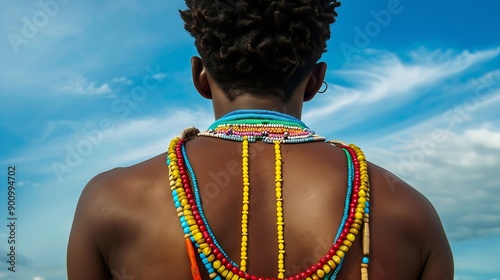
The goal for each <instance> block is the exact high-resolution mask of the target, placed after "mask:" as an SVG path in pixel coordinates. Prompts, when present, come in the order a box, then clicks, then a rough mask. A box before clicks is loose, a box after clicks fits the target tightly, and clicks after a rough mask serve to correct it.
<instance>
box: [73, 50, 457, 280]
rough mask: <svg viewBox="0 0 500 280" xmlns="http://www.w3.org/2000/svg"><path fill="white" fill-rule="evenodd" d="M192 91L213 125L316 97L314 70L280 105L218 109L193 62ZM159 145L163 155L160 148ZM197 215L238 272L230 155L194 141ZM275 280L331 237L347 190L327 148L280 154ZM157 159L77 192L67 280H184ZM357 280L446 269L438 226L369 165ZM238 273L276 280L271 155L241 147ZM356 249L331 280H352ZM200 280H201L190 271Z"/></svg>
mask: <svg viewBox="0 0 500 280" xmlns="http://www.w3.org/2000/svg"><path fill="white" fill-rule="evenodd" d="M192 65H193V67H192V68H193V80H194V84H195V87H196V89H197V90H198V92H200V94H201V95H202V96H204V97H206V98H211V99H212V100H213V106H214V113H215V116H216V118H219V117H221V116H222V115H224V114H226V113H227V112H230V111H233V110H236V109H243V108H248V109H269V110H275V111H280V112H284V113H286V114H289V115H293V116H296V117H299V118H300V115H301V111H302V103H303V101H307V100H310V99H311V98H313V97H314V95H315V93H316V92H317V91H318V90H319V88H320V87H321V83H322V81H323V78H324V75H325V71H326V65H325V64H324V63H320V64H317V65H316V67H315V68H314V70H313V71H312V73H311V75H310V76H308V77H307V78H306V79H305V80H304V82H303V83H301V85H299V87H298V88H297V90H296V91H295V94H294V95H293V98H292V99H291V100H290V101H289V102H287V103H284V102H282V101H281V100H279V99H277V98H276V99H274V98H269V99H265V100H262V97H255V96H252V95H250V94H246V95H243V96H240V97H238V98H237V99H236V100H234V101H232V102H231V101H229V100H227V99H226V98H225V96H224V94H223V93H222V92H221V90H220V88H219V87H218V86H217V84H216V83H215V82H214V81H213V80H212V79H211V78H210V75H209V73H208V72H207V71H206V69H205V68H204V67H203V64H202V62H201V60H199V59H198V58H193V60H192ZM166 145H167V144H166ZM186 149H187V153H188V157H189V159H190V161H191V163H192V165H193V168H194V170H195V172H196V176H197V180H198V183H199V186H200V191H201V193H202V199H203V203H204V211H205V214H206V217H207V219H208V221H209V224H210V226H211V228H212V230H213V232H214V234H215V236H216V237H217V240H218V241H219V243H220V244H221V246H222V247H223V248H224V249H225V250H226V252H227V253H228V254H229V256H230V258H231V259H233V260H235V261H236V262H238V260H239V256H240V241H241V230H240V224H241V201H242V187H241V180H242V179H241V176H242V175H241V143H237V142H231V141H226V140H220V139H212V138H203V137H200V138H195V139H193V140H191V141H189V142H188V143H187V145H186ZM282 153H283V162H284V163H283V179H284V186H283V187H284V194H283V195H284V217H285V241H286V260H285V266H286V269H287V275H292V274H294V273H298V272H300V271H303V270H305V269H306V268H307V267H309V266H310V265H311V264H313V263H316V262H317V261H318V259H319V258H320V257H323V256H324V255H325V254H326V253H327V251H328V249H329V247H330V246H331V244H332V242H333V239H334V237H335V233H336V231H337V228H338V225H339V223H340V219H341V216H342V211H343V207H344V200H345V194H346V185H347V183H346V182H347V167H346V158H345V155H344V154H343V152H342V151H341V150H340V149H338V148H336V147H333V146H332V145H330V144H327V143H318V142H315V143H305V144H293V145H292V144H291V145H283V146H282ZM165 159H166V155H165V154H162V155H159V156H157V157H154V158H152V159H150V160H147V161H145V162H142V163H139V164H137V165H134V166H131V167H127V168H118V169H113V170H111V171H108V172H105V173H102V174H100V175H98V176H96V177H95V178H94V179H92V180H91V181H90V182H89V183H88V185H87V186H86V187H85V189H84V191H83V193H82V195H81V198H80V201H79V203H78V207H77V211H76V215H75V219H74V222H73V228H72V231H71V236H70V240H69V246H68V278H69V279H70V280H80V279H81V280H88V279H93V280H101V279H102V280H104V279H116V280H126V279H129V280H132V279H134V280H143V279H144V280H156V279H158V280H159V279H162V280H163V279H192V277H191V273H190V264H189V259H188V256H187V253H186V249H185V246H184V237H183V232H182V229H181V227H180V224H179V219H178V218H177V215H176V210H175V207H174V205H173V200H172V197H171V194H170V190H169V184H168V182H169V178H168V168H167V166H166V163H165ZM369 174H370V187H371V206H372V210H371V216H370V218H371V221H370V226H371V248H370V250H371V253H370V267H369V277H370V279H371V280H378V279H401V280H411V279H426V280H440V279H448V280H452V279H453V259H452V254H451V250H450V247H449V244H448V241H447V239H446V236H445V233H444V231H443V228H442V226H441V222H440V220H439V218H438V216H437V214H436V212H435V210H434V208H433V207H432V205H431V204H430V203H429V202H428V200H427V199H426V198H424V197H423V196H422V195H421V194H420V193H418V192H417V191H416V190H414V189H413V188H412V187H410V186H409V185H407V184H406V183H404V182H403V181H401V180H400V179H398V178H397V177H395V176H394V175H393V174H391V173H389V172H388V171H386V170H384V169H382V168H380V167H378V166H376V165H374V164H371V163H370V164H369ZM250 183H251V190H250V192H251V194H250V225H249V233H250V240H249V264H248V271H249V272H250V273H252V274H256V275H259V276H264V277H276V276H277V242H276V222H275V221H276V218H275V216H276V208H275V193H274V147H273V145H269V144H265V143H261V142H259V143H253V144H250ZM361 258H362V253H361V237H360V236H359V237H358V238H357V239H356V242H355V244H354V245H353V247H352V248H351V249H350V250H349V252H348V254H347V257H346V259H345V261H344V264H343V267H342V270H341V271H340V273H339V275H338V277H337V279H342V280H343V279H356V280H357V279H360V262H361ZM200 268H201V271H202V273H203V274H204V279H209V278H208V276H207V275H206V272H205V269H204V268H203V267H202V266H201V267H200Z"/></svg>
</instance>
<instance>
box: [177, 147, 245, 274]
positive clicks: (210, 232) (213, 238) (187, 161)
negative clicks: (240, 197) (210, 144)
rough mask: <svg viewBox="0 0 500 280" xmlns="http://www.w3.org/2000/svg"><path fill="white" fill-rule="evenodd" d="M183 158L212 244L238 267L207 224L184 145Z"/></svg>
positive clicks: (196, 183) (194, 176)
mask: <svg viewBox="0 0 500 280" xmlns="http://www.w3.org/2000/svg"><path fill="white" fill-rule="evenodd" d="M182 157H183V158H184V163H185V165H186V167H187V169H188V172H189V176H190V178H191V186H192V189H193V194H194V198H195V202H196V206H197V207H198V212H199V215H200V217H201V219H202V220H203V223H204V224H205V228H206V229H207V232H208V234H209V235H210V238H212V242H213V243H214V244H215V246H216V247H217V249H219V251H220V252H221V254H222V255H223V256H224V257H225V258H226V259H227V260H228V261H229V262H230V263H231V264H232V265H233V266H235V267H238V265H237V264H236V263H234V262H233V261H231V260H230V259H229V257H228V255H227V254H226V252H225V251H224V250H223V249H222V247H221V246H220V245H219V243H218V242H217V239H216V238H215V235H214V234H213V232H212V229H211V228H210V226H209V224H208V222H207V219H206V217H205V213H204V212H203V208H202V204H201V196H200V192H199V188H198V182H197V180H196V175H195V174H194V170H193V167H192V166H191V163H190V162H189V159H188V156H187V153H186V147H185V145H184V144H183V145H182Z"/></svg>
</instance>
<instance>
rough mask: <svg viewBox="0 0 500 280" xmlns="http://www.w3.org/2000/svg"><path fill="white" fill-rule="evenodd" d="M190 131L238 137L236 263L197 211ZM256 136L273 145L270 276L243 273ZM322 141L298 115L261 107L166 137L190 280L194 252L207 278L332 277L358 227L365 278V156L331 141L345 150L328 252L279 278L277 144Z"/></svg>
mask: <svg viewBox="0 0 500 280" xmlns="http://www.w3.org/2000/svg"><path fill="white" fill-rule="evenodd" d="M196 136H207V137H216V138H221V139H227V140H232V141H241V142H242V145H243V146H242V174H243V175H242V185H243V199H242V211H241V213H242V219H241V250H240V263H239V265H238V264H236V263H235V262H234V261H232V260H230V259H229V257H228V255H227V254H226V253H225V251H224V250H223V248H222V247H221V246H220V245H219V243H218V242H217V240H216V238H215V236H214V234H213V232H212V230H211V228H210V226H209V224H208V222H207V220H206V218H205V215H204V212H203V208H202V203H201V197H200V193H199V189H198V184H197V181H196V176H195V174H194V170H193V168H192V167H191V164H190V163H189V159H188V157H187V154H186V151H185V146H184V144H185V142H187V141H189V140H190V139H192V138H194V137H196ZM257 140H261V141H263V142H266V143H273V144H274V150H275V162H276V164H275V191H276V230H277V236H278V240H277V244H278V245H277V249H278V260H277V263H278V275H277V277H276V278H263V277H257V276H255V275H252V274H250V273H248V272H247V265H248V240H249V239H248V236H249V232H248V223H249V214H250V212H249V210H250V209H249V205H250V201H249V199H250V195H249V194H250V177H249V166H248V160H249V142H255V141H257ZM311 141H325V138H323V137H320V136H317V135H316V134H315V133H314V132H313V131H311V130H310V129H309V128H308V127H307V126H306V125H305V124H304V123H303V122H301V121H300V120H298V119H296V118H294V117H291V116H288V115H285V114H281V113H278V112H272V111H266V110H239V111H234V112H232V113H230V114H227V115H226V116H224V117H222V118H221V119H219V120H217V121H216V122H215V123H214V124H212V125H211V126H210V127H209V129H208V130H207V131H206V132H202V133H200V132H199V131H198V130H197V129H195V128H187V129H185V130H184V131H183V133H182V134H181V136H180V137H177V138H175V139H173V140H172V142H171V143H170V146H169V149H168V153H167V165H168V167H169V176H170V187H171V191H172V197H173V200H174V204H175V207H176V208H177V213H178V216H179V220H180V223H181V226H182V228H183V231H184V236H185V240H186V242H185V243H186V247H187V250H188V255H189V257H190V261H191V271H192V275H193V279H195V280H197V279H200V280H201V276H200V273H199V269H198V267H197V264H196V257H195V252H197V253H198V256H199V257H200V259H201V261H202V263H203V265H204V266H205V268H206V269H207V271H208V274H209V276H210V278H211V279H217V280H222V279H231V280H234V279H255V280H258V279H272V280H276V279H286V280H293V279H336V276H337V274H338V272H339V271H340V268H341V266H342V263H343V259H344V256H345V254H346V253H347V252H348V250H349V248H350V247H351V246H352V242H353V241H354V240H355V238H356V236H357V235H358V234H359V232H360V231H361V229H362V228H363V254H364V257H363V258H362V261H361V279H362V280H368V255H369V226H368V223H369V184H368V171H367V164H366V159H365V157H364V155H363V152H362V151H361V150H360V149H359V148H358V147H356V146H354V145H347V144H345V143H342V142H333V141H330V142H329V143H331V144H333V145H334V146H337V147H339V148H341V149H342V150H343V151H344V153H345V154H346V158H347V165H348V186H347V192H346V200H345V205H344V212H343V217H342V219H341V224H340V226H339V230H338V232H337V235H336V237H335V240H334V243H333V245H332V247H331V248H330V250H329V251H328V253H327V254H326V255H325V256H324V257H323V258H321V259H320V260H319V261H318V263H317V264H315V265H312V266H311V267H309V268H308V269H307V270H305V271H303V272H301V273H298V274H296V275H290V276H288V277H286V278H285V272H286V270H285V262H284V259H285V254H286V250H285V239H284V227H285V220H284V216H283V196H282V194H283V179H282V164H283V162H282V156H281V144H283V143H303V142H311Z"/></svg>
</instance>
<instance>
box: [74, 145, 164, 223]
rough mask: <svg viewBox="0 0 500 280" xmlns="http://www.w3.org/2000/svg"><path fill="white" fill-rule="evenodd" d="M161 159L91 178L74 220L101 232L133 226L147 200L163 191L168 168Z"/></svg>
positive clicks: (115, 169) (150, 160) (158, 157)
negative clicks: (83, 222)
mask: <svg viewBox="0 0 500 280" xmlns="http://www.w3.org/2000/svg"><path fill="white" fill-rule="evenodd" d="M162 158H163V159H164V158H165V155H164V154H162V155H159V156H156V157H154V158H151V159H149V160H146V161H143V162H141V163H138V164H135V165H133V166H129V167H120V168H114V169H111V170H109V171H106V172H103V173H100V174H98V175H97V176H95V177H94V178H92V179H91V180H90V181H89V182H88V183H87V185H86V186H85V188H84V189H83V191H82V194H81V196H80V200H79V202H78V207H77V211H76V217H78V218H81V219H85V220H87V222H88V223H89V224H90V225H92V226H95V227H96V228H100V229H102V230H107V229H108V230H109V229H111V228H110V227H112V229H113V231H114V230H116V229H120V227H126V226H127V225H128V224H131V223H133V222H134V217H139V214H140V213H141V212H143V211H147V209H146V206H147V205H148V200H149V199H151V197H154V196H157V193H158V192H161V191H165V188H164V187H165V186H166V184H168V181H167V180H168V169H167V168H166V164H165V163H164V161H163V160H162Z"/></svg>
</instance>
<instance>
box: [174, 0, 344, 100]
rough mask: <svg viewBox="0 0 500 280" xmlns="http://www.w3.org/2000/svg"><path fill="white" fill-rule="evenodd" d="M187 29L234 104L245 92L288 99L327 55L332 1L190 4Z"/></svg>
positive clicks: (195, 0)
mask: <svg viewBox="0 0 500 280" xmlns="http://www.w3.org/2000/svg"><path fill="white" fill-rule="evenodd" d="M186 5H187V7H188V9H187V10H184V11H180V14H181V17H182V19H183V20H184V23H185V25H184V27H185V29H186V30H187V31H188V32H189V33H190V34H191V35H192V36H193V37H194V38H195V45H196V48H197V49H198V52H199V54H200V56H201V58H202V60H203V63H204V65H205V67H206V68H207V69H208V71H209V73H210V74H211V75H212V77H213V78H214V79H215V81H216V82H217V83H218V84H219V85H220V86H221V88H222V90H223V91H224V92H225V93H226V95H227V96H228V97H229V99H230V100H234V98H235V97H236V96H238V95H239V94H241V93H242V92H250V93H252V94H275V95H278V96H280V97H281V99H282V100H284V101H287V100H289V98H290V94H291V92H292V91H293V90H294V89H296V87H297V86H298V84H299V83H300V82H301V81H302V80H303V79H304V78H305V77H306V75H307V74H308V73H310V72H311V71H312V68H313V66H314V65H315V64H316V62H317V61H318V60H319V59H320V57H321V55H322V53H323V52H325V51H326V41H327V40H328V39H330V24H332V23H334V22H335V18H336V16H337V13H336V11H335V8H337V7H338V6H340V2H338V1H336V0H334V1H331V0H186Z"/></svg>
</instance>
